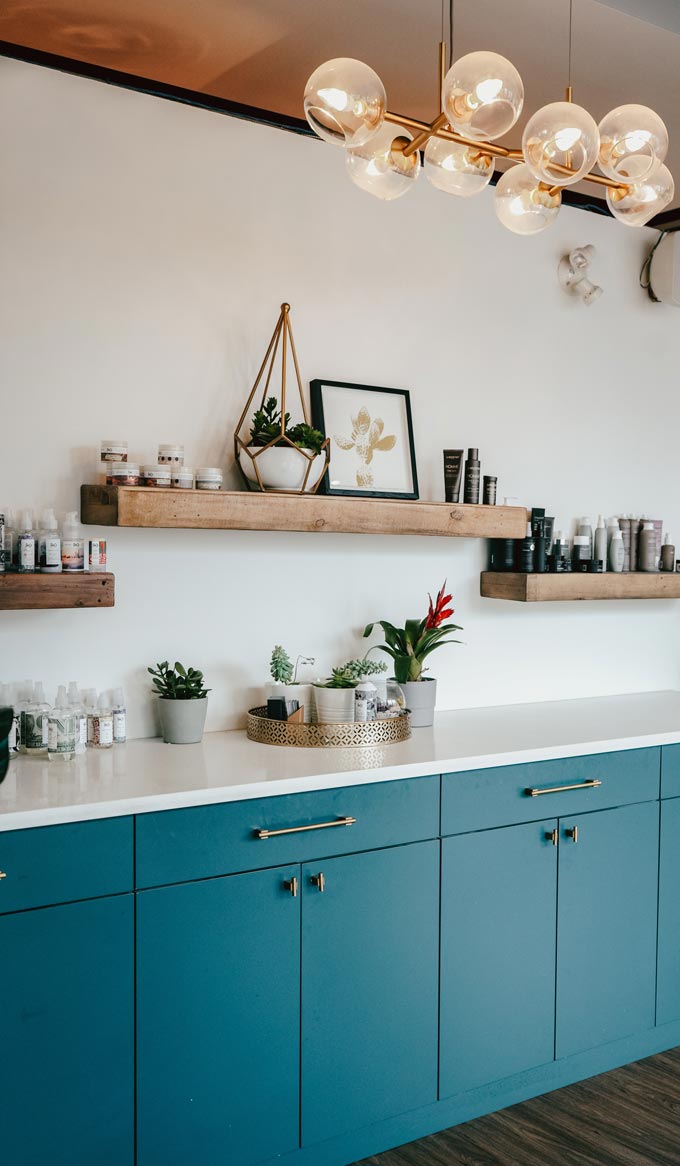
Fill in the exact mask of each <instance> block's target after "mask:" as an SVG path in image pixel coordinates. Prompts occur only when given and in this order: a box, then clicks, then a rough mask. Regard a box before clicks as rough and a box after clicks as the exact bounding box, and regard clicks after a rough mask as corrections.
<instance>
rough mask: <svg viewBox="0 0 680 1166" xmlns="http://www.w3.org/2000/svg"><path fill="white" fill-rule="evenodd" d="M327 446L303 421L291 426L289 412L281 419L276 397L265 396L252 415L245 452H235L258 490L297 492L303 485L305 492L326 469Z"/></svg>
mask: <svg viewBox="0 0 680 1166" xmlns="http://www.w3.org/2000/svg"><path fill="white" fill-rule="evenodd" d="M327 446H328V442H327V440H326V438H325V437H324V435H323V433H321V432H320V430H318V429H314V428H312V426H311V425H307V424H306V422H300V423H299V424H297V425H291V424H290V413H286V414H285V416H284V417H282V416H281V410H280V408H279V403H278V401H277V399H276V397H269V398H268V399H267V400H266V401H265V402H264V403H263V405H262V408H261V409H258V410H257V411H256V412H255V413H254V414H253V419H252V422H251V426H250V441H249V443H248V445H247V446H246V449H245V452H244V451H243V450H242V449H241V450H239V464H240V466H241V469H242V470H243V473H244V474H245V476H246V478H247V479H248V481H249V482H252V483H253V484H254V485H255V486H257V487H258V488H261V485H262V486H264V487H265V489H267V490H285V491H297V492H299V491H301V490H302V489H303V486H304V491H305V493H309V492H311V491H312V490H314V488H315V486H316V485H317V483H318V482H319V479H320V478H321V475H322V474H323V473H324V471H325V469H326V465H327V461H328V459H327V457H326V453H325V450H326V448H327ZM255 462H257V470H259V472H260V479H261V485H260V481H259V480H258V476H257V470H256V468H255ZM305 475H306V476H307V480H306V481H305Z"/></svg>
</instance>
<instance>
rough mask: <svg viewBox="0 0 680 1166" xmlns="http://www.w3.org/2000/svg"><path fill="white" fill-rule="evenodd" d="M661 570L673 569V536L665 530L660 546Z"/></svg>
mask: <svg viewBox="0 0 680 1166" xmlns="http://www.w3.org/2000/svg"><path fill="white" fill-rule="evenodd" d="M661 570H662V571H674V570H675V544H674V542H673V536H672V535H670V534H668V532H666V537H665V538H664V540H663V546H662V548H661Z"/></svg>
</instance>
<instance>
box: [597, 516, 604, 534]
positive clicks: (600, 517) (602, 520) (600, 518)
mask: <svg viewBox="0 0 680 1166" xmlns="http://www.w3.org/2000/svg"><path fill="white" fill-rule="evenodd" d="M603 526H604V518H603V517H602V515H601V514H600V516H599V517H598V520H597V527H598V530H599V529H601V528H602V527H603Z"/></svg>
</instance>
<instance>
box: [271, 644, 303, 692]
mask: <svg viewBox="0 0 680 1166" xmlns="http://www.w3.org/2000/svg"><path fill="white" fill-rule="evenodd" d="M313 663H314V657H313V656H298V658H297V660H296V661H295V666H293V662H292V660H291V658H290V656H289V655H288V653H287V651H286V649H285V648H282V647H281V645H280V644H276V645H275V647H274V650H273V652H272V658H271V661H270V664H269V671H270V673H271V677H272V680H273V681H275V683H276V684H297V683H298V678H297V674H298V668H299V667H300V665H301V664H308V665H311V664H313Z"/></svg>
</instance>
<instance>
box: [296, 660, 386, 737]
mask: <svg viewBox="0 0 680 1166" xmlns="http://www.w3.org/2000/svg"><path fill="white" fill-rule="evenodd" d="M385 672H387V665H386V664H384V663H383V662H382V661H381V660H368V659H367V658H366V657H364V658H363V659H362V660H347V661H346V662H345V663H344V664H341V665H340V666H339V667H338V668H334V669H333V671H332V673H331V675H330V677H329V678H328V679H327V680H317V681H315V682H314V693H315V703H316V713H317V719H318V720H319V721H321V722H324V723H326V724H339V723H340V722H341V721H353V720H354V689H355V688H356V686H357V684H359V683H360V682H361V681H362V680H368V679H372V680H373V683H374V684H375V686H376V688H377V689H378V697H379V699H380V698H381V697H382V698H383V700H384V699H385V696H386V683H385V682H384V680H383V683H381V674H382V673H385Z"/></svg>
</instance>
